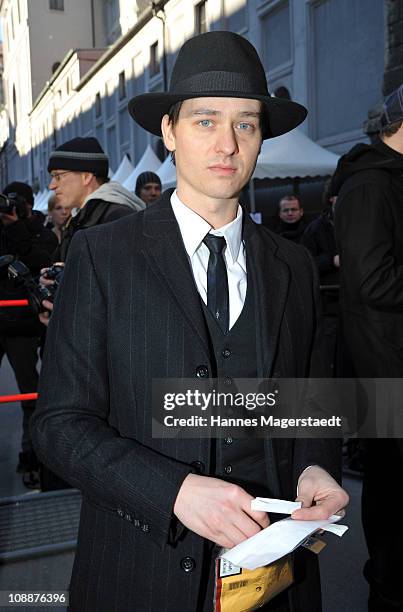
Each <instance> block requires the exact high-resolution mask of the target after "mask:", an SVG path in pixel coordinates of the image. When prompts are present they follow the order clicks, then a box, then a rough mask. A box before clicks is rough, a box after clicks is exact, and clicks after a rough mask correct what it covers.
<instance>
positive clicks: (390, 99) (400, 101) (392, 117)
mask: <svg viewBox="0 0 403 612" xmlns="http://www.w3.org/2000/svg"><path fill="white" fill-rule="evenodd" d="M395 121H403V84H402V85H400V87H399V88H398V89H396V91H394V92H393V93H391V94H390V95H389V96H387V97H386V98H385V101H384V103H383V106H382V116H381V126H382V127H385V126H386V125H390V124H391V123H395Z"/></svg>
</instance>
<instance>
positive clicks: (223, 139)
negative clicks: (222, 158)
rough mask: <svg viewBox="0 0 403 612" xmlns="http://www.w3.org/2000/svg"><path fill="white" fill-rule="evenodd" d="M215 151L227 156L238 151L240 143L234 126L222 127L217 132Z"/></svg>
mask: <svg viewBox="0 0 403 612" xmlns="http://www.w3.org/2000/svg"><path fill="white" fill-rule="evenodd" d="M215 150H216V151H217V153H224V154H225V155H233V154H234V153H236V152H237V151H238V141H237V138H236V133H235V129H234V126H233V125H222V126H220V128H219V129H218V130H217V138H216V143H215Z"/></svg>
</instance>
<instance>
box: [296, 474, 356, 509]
mask: <svg viewBox="0 0 403 612" xmlns="http://www.w3.org/2000/svg"><path fill="white" fill-rule="evenodd" d="M296 501H300V502H302V508H301V509H300V510H294V512H293V513H292V514H291V518H293V519H298V520H302V521H321V520H326V519H328V518H329V517H330V516H331V515H332V514H340V515H341V516H344V514H345V512H344V510H343V508H345V506H347V504H348V502H349V497H348V493H347V492H346V491H345V490H344V489H342V488H341V486H340V485H338V484H337V482H336V481H335V480H334V478H332V477H331V476H330V474H328V473H327V472H326V471H325V470H324V469H322V468H321V467H319V466H318V465H313V466H312V467H309V468H308V469H307V470H305V471H304V472H302V474H301V476H300V477H299V480H298V497H297V498H296Z"/></svg>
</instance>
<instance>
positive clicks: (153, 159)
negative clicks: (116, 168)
mask: <svg viewBox="0 0 403 612" xmlns="http://www.w3.org/2000/svg"><path fill="white" fill-rule="evenodd" d="M160 166H161V160H160V159H159V158H158V157H157V156H156V154H155V153H154V151H153V150H152V148H151V145H148V147H147V148H146V150H145V151H144V153H143V156H142V158H141V159H140V161H139V163H138V164H137V166H136V167H135V168H134V169H133V170H132V172H131V174H130V175H129V176H128V177H126V180H125V181H124V183H123V187H126V189H128V190H129V191H134V190H135V188H136V181H137V177H138V175H139V174H141V173H142V172H146V171H151V172H157V170H158V168H159V167H160Z"/></svg>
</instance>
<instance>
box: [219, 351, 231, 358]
mask: <svg viewBox="0 0 403 612" xmlns="http://www.w3.org/2000/svg"><path fill="white" fill-rule="evenodd" d="M221 355H222V356H223V357H224V359H228V357H231V351H230V350H229V349H223V350H222V351H221Z"/></svg>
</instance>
